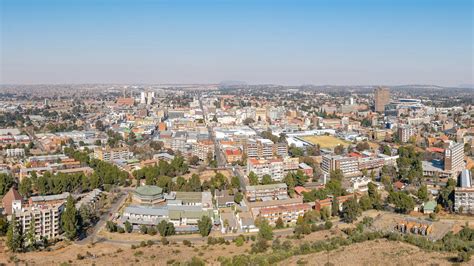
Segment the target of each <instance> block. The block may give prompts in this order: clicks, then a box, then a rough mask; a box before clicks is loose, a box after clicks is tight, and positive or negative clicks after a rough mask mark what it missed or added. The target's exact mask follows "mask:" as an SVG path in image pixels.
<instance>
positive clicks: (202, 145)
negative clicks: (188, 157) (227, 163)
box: [192, 139, 215, 161]
mask: <svg viewBox="0 0 474 266" xmlns="http://www.w3.org/2000/svg"><path fill="white" fill-rule="evenodd" d="M214 150H215V149H214V143H213V142H212V141H211V140H208V139H206V140H198V141H197V142H196V143H194V144H193V149H192V155H194V156H197V157H199V160H201V161H205V160H206V159H207V155H208V154H209V153H211V154H212V156H213V157H214Z"/></svg>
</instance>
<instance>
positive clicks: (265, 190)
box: [245, 183, 288, 201]
mask: <svg viewBox="0 0 474 266" xmlns="http://www.w3.org/2000/svg"><path fill="white" fill-rule="evenodd" d="M245 197H246V198H247V199H248V200H249V201H265V200H275V199H286V198H288V187H287V185H286V184H285V183H277V184H269V185H257V186H246V187H245Z"/></svg>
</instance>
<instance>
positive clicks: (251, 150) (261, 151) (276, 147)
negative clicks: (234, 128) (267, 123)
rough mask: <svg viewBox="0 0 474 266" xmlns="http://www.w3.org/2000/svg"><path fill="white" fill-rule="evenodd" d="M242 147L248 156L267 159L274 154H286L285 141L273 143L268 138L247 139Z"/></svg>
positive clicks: (283, 155) (280, 155) (282, 155)
mask: <svg viewBox="0 0 474 266" xmlns="http://www.w3.org/2000/svg"><path fill="white" fill-rule="evenodd" d="M243 147H244V152H245V153H247V156H248V158H267V159H268V158H272V157H274V156H279V157H286V156H288V145H287V144H286V143H273V141H271V140H269V139H256V140H255V139H248V140H247V141H246V142H245V143H244V145H243Z"/></svg>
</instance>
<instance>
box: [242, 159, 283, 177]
mask: <svg viewBox="0 0 474 266" xmlns="http://www.w3.org/2000/svg"><path fill="white" fill-rule="evenodd" d="M250 172H254V173H255V174H256V175H257V176H258V177H259V179H261V178H262V177H263V176H264V175H270V176H271V178H272V180H274V181H281V180H282V179H283V177H284V176H283V175H284V164H283V160H282V159H271V160H266V159H255V158H250V159H248V161H247V173H250Z"/></svg>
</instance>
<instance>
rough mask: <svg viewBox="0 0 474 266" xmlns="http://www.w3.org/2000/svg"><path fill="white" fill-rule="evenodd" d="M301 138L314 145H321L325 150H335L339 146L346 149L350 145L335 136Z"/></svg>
mask: <svg viewBox="0 0 474 266" xmlns="http://www.w3.org/2000/svg"><path fill="white" fill-rule="evenodd" d="M301 138H302V139H304V140H306V141H308V142H309V143H312V144H314V145H316V144H319V146H320V147H321V148H323V149H334V147H336V146H337V145H343V146H344V147H347V146H348V145H349V142H347V141H345V140H342V139H338V138H336V137H334V136H305V137H301Z"/></svg>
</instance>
